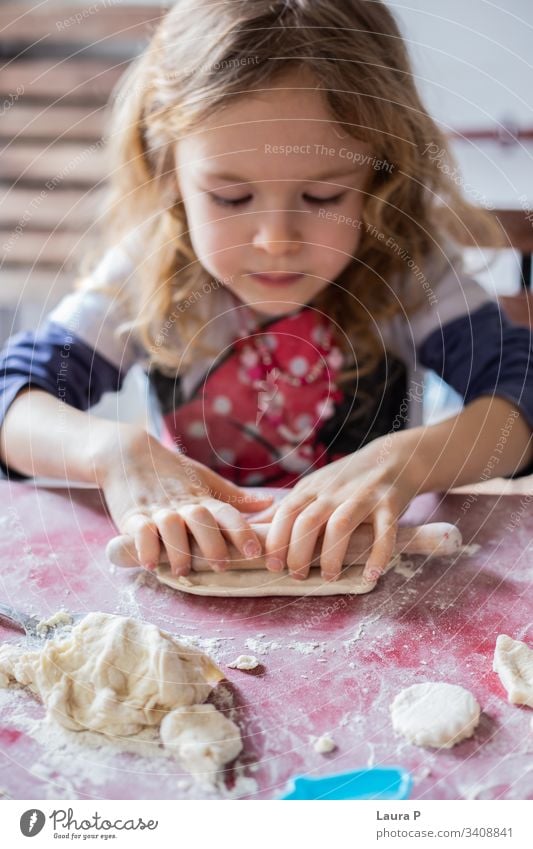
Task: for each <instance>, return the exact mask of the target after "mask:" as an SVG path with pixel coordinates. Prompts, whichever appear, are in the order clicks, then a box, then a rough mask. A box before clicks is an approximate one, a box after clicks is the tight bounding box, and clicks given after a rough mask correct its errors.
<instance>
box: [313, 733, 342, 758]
mask: <svg viewBox="0 0 533 849" xmlns="http://www.w3.org/2000/svg"><path fill="white" fill-rule="evenodd" d="M336 748H337V744H336V742H335V740H334V739H333V737H332V736H331V734H322V736H321V737H316V738H315V739H314V740H313V749H314V750H315V752H318V754H319V755H329V753H330V752H333V751H334V749H336Z"/></svg>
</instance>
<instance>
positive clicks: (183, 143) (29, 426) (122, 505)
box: [1, 0, 533, 582]
mask: <svg viewBox="0 0 533 849" xmlns="http://www.w3.org/2000/svg"><path fill="white" fill-rule="evenodd" d="M112 130H113V131H112V147H111V153H112V156H113V157H114V158H113V169H112V175H111V188H112V190H113V195H112V199H111V203H110V206H109V210H108V217H107V219H106V226H105V228H103V232H104V233H105V235H106V237H107V238H108V240H109V245H108V246H107V247H106V252H105V254H104V255H103V257H102V258H101V260H100V262H99V263H98V264H97V266H96V267H95V268H94V269H93V270H92V271H91V272H90V273H89V274H88V275H86V276H85V277H84V278H83V279H82V280H80V282H79V284H78V287H77V290H76V291H75V292H74V293H73V294H71V295H70V296H68V297H66V298H65V299H64V300H63V301H62V302H61V303H60V304H59V306H58V307H57V308H56V309H55V310H54V311H53V312H52V313H51V314H50V316H49V318H48V320H47V322H46V323H45V324H44V326H43V327H42V328H41V329H40V330H39V331H38V332H37V333H25V334H22V335H19V336H17V337H15V338H13V339H12V340H10V343H9V344H8V346H7V347H6V349H5V350H4V353H3V363H2V367H3V375H4V385H3V409H2V414H3V416H4V418H3V426H2V430H1V455H2V460H3V463H4V471H5V473H6V474H8V475H9V476H10V477H11V478H22V477H24V476H30V475H46V476H50V475H53V476H57V477H66V478H69V479H72V480H78V481H86V482H92V483H95V484H97V485H98V486H99V487H101V489H102V490H103V492H104V495H105V498H106V501H107V504H108V507H109V510H110V512H111V515H112V517H113V519H114V521H115V523H116V525H117V527H118V528H119V529H120V531H121V532H123V533H128V534H131V535H132V536H133V537H134V539H135V542H136V547H137V552H138V557H139V562H140V563H141V564H142V565H144V566H146V567H147V568H149V569H152V568H154V566H155V564H156V563H157V562H158V559H159V555H160V551H161V546H164V547H165V548H166V550H167V553H168V556H169V559H170V562H171V566H172V569H173V571H174V572H175V573H176V574H182V575H184V574H187V572H188V570H189V568H190V550H189V545H190V535H192V537H193V538H195V539H196V541H197V543H198V545H199V546H200V548H201V550H202V551H203V553H204V554H205V556H206V557H208V558H209V560H210V561H211V563H212V565H213V568H214V569H217V570H221V569H224V568H226V567H227V555H228V550H227V543H228V541H231V542H233V543H234V544H235V545H236V546H237V547H238V548H239V549H240V550H241V551H242V553H243V554H244V555H245V556H254V555H255V554H257V553H259V550H260V545H261V544H260V542H259V539H258V537H257V535H256V534H255V532H254V531H253V529H252V528H251V526H250V524H249V522H248V521H247V519H246V514H251V513H253V512H254V511H257V510H264V509H265V508H268V510H267V512H266V513H265V514H264V518H265V519H268V520H269V521H270V529H269V531H268V535H267V538H266V542H265V551H266V555H267V566H268V568H269V569H270V570H273V571H279V570H282V569H284V568H286V567H288V568H289V570H290V572H291V574H292V576H293V578H295V579H305V578H306V576H307V574H308V570H309V561H310V558H311V553H312V551H313V549H314V546H315V544H316V542H317V538H318V537H319V536H320V535H321V534H323V541H322V544H321V569H322V573H323V575H324V576H325V578H326V579H328V580H332V579H335V578H336V577H337V576H338V575H339V573H340V571H341V566H342V562H343V555H344V553H345V551H346V548H347V544H348V539H349V537H350V535H351V533H352V532H353V530H354V529H355V528H356V527H357V526H358V525H359V524H361V523H363V522H367V523H371V524H372V526H373V529H374V544H373V547H372V550H371V552H370V554H369V558H368V562H367V564H366V566H365V576H366V577H367V579H368V580H369V581H372V582H374V581H376V580H377V579H378V577H379V575H380V573H381V572H382V570H383V568H384V567H385V565H386V564H387V562H388V560H389V558H390V556H391V552H392V550H393V546H394V541H395V536H396V531H397V525H398V519H399V517H400V515H401V514H402V512H403V511H404V510H405V508H406V506H407V505H408V504H409V502H410V501H411V499H412V498H413V497H414V496H415V495H417V494H418V493H421V492H426V491H432V490H446V489H448V488H450V487H452V486H456V485H461V484H466V483H473V482H474V481H478V480H480V479H485V478H487V477H491V476H494V475H513V474H516V473H519V472H523V470H524V468H525V467H527V465H528V464H529V462H530V460H531V455H532V450H531V426H532V424H533V373H532V370H531V367H530V362H531V337H530V333H529V332H528V331H527V330H526V329H522V328H519V327H516V326H514V325H512V324H510V323H509V321H507V320H506V318H505V317H504V316H503V315H502V314H501V313H500V311H499V309H498V306H497V304H496V303H495V302H493V301H491V300H490V298H489V296H488V295H487V294H486V293H485V291H484V290H483V289H482V288H481V287H480V286H479V285H478V284H477V283H476V282H475V281H474V280H473V279H471V278H469V277H467V276H465V274H464V273H463V271H462V270H461V262H460V256H459V254H458V252H457V250H456V249H455V248H454V247H453V241H452V239H451V235H450V234H451V232H452V225H454V224H455V226H457V221H459V222H461V221H465V222H467V225H468V226H470V225H471V224H472V222H474V223H476V222H477V223H476V226H477V227H479V226H480V224H482V225H484V226H488V225H487V224H486V220H485V219H487V218H488V215H487V213H482V212H481V211H476V210H474V209H473V208H471V207H470V206H469V205H468V204H467V203H466V202H465V201H464V200H463V199H462V198H461V197H460V195H459V193H458V191H457V189H456V187H455V186H454V184H453V182H452V181H451V180H450V179H449V177H448V176H447V174H449V173H450V171H452V170H453V168H443V162H444V163H445V164H446V163H449V159H448V153H447V150H446V143H445V140H444V138H443V136H442V135H441V133H440V132H439V130H438V128H437V127H436V125H435V123H434V122H433V121H432V120H431V118H430V117H429V115H428V114H427V112H426V111H425V109H424V107H423V105H422V103H421V102H420V99H419V97H418V94H417V91H416V88H415V84H414V80H413V75H412V71H411V69H410V66H409V62H408V58H407V54H406V48H405V45H404V43H403V41H402V39H401V36H400V33H399V30H398V28H397V26H396V24H395V22H394V20H393V18H392V17H391V14H390V12H389V11H388V10H387V8H386V6H385V5H384V4H383V3H380V2H376V0H372V2H368V0H345V2H343V3H338V2H334V0H230V2H227V3H223V4H221V3H216V4H214V3H211V2H209V1H208V0H178V2H177V3H175V5H174V6H173V7H172V9H171V11H170V12H169V13H168V14H167V16H166V18H165V19H164V20H163V22H162V24H161V25H160V27H159V29H158V30H157V32H156V33H155V35H154V37H153V39H152V42H151V44H150V45H149V47H148V49H147V50H146V52H145V53H144V54H143V55H142V56H141V57H140V59H139V60H138V61H137V62H136V63H135V64H134V65H133V66H132V69H131V70H130V71H129V72H128V73H127V75H126V76H125V78H124V81H123V83H122V85H121V88H120V90H119V92H118V96H117V97H116V102H115V111H114V124H113V128H112ZM445 213H446V214H445ZM135 363H140V364H142V365H143V367H144V369H145V371H146V372H147V374H148V377H149V385H150V388H151V401H152V402H153V406H154V407H156V406H157V408H158V411H159V430H158V435H159V438H155V437H154V436H152V435H149V433H147V432H146V431H145V430H143V429H142V428H140V427H137V426H133V425H125V424H121V423H118V422H111V421H107V420H103V419H97V418H96V417H95V416H92V417H90V416H89V414H88V413H87V412H83V411H85V410H87V409H88V408H89V407H90V406H91V405H92V404H94V403H95V402H96V401H97V400H98V399H99V398H100V397H101V395H102V394H103V393H104V392H109V391H113V392H116V391H118V390H119V389H120V387H121V385H122V382H123V379H124V376H125V375H126V373H127V372H128V370H129V369H130V368H131V366H133V365H134V364H135ZM427 369H432V370H434V371H435V372H437V374H439V375H440V376H441V377H442V378H443V379H444V380H445V381H446V382H447V383H448V384H449V385H450V386H452V387H454V388H455V389H456V390H457V391H458V392H460V393H461V395H462V396H463V398H464V401H465V406H464V409H463V410H462V412H461V413H460V414H459V415H457V416H455V417H453V418H451V419H448V420H447V421H444V422H442V423H440V424H436V425H432V426H424V425H423V424H422V418H421V411H422V386H423V380H424V373H425V371H426V370H427ZM250 485H255V486H257V485H263V486H266V485H270V486H282V487H291V489H290V492H289V493H288V494H287V496H286V497H285V498H284V499H282V500H281V502H280V503H279V505H277V506H276V505H273V504H272V503H271V500H270V499H269V498H264V497H261V494H260V493H259V494H257V493H256V494H255V495H254V494H253V493H250V492H247V491H246V490H245V489H243V488H242V487H244V486H250ZM269 505H270V507H269Z"/></svg>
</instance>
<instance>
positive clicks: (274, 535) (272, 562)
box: [265, 496, 314, 572]
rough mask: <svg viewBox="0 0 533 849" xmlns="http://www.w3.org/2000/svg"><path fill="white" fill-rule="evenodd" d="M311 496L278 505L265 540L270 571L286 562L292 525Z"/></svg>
mask: <svg viewBox="0 0 533 849" xmlns="http://www.w3.org/2000/svg"><path fill="white" fill-rule="evenodd" d="M311 500H314V497H313V496H306V497H305V499H304V498H302V497H300V499H299V500H296V499H295V500H294V501H292V502H291V501H287V500H286V499H283V501H282V502H281V503H280V505H279V506H278V509H277V510H276V513H275V515H274V517H273V519H272V522H271V523H270V528H269V530H268V533H267V538H266V541H265V554H266V567H267V569H268V570H269V571H271V572H281V571H283V569H284V568H285V564H286V562H287V551H288V547H289V542H290V539H291V532H292V526H293V524H294V522H295V520H296V518H297V517H298V515H299V514H300V513H301V511H302V510H304V509H305V508H306V507H307V505H308V504H309V503H310V501H311Z"/></svg>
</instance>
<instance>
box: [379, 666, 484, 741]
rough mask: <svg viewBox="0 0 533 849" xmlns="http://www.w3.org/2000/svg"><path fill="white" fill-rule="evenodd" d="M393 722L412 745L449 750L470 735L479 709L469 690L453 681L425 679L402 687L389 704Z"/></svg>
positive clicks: (477, 719)
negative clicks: (405, 687)
mask: <svg viewBox="0 0 533 849" xmlns="http://www.w3.org/2000/svg"><path fill="white" fill-rule="evenodd" d="M390 710H391V718H392V725H393V728H394V730H395V731H396V732H398V733H399V734H402V735H403V736H404V737H405V738H406V739H407V740H408V741H409V742H410V743H414V745H415V746H431V747H434V748H438V749H450V748H451V747H452V746H455V744H456V743H459V742H460V741H461V740H465V739H466V738H467V737H471V736H472V734H473V733H474V730H475V728H476V726H477V724H478V722H479V714H480V708H479V705H478V703H477V701H476V700H475V698H474V696H473V695H472V693H470V692H469V691H468V690H465V689H464V687H458V686H457V685H456V684H446V683H444V682H441V681H426V682H424V683H423V684H414V685H413V686H412V687H407V689H405V690H402V691H401V692H400V693H398V695H397V696H396V698H395V699H394V701H393V702H392V704H391V708H390Z"/></svg>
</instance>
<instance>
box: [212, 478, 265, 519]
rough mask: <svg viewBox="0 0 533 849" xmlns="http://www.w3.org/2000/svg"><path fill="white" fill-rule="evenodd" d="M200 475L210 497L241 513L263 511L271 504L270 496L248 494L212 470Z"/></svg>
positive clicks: (258, 493)
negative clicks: (231, 506) (203, 479)
mask: <svg viewBox="0 0 533 849" xmlns="http://www.w3.org/2000/svg"><path fill="white" fill-rule="evenodd" d="M202 475H203V477H204V478H205V480H206V482H207V483H208V485H209V489H210V495H211V496H212V497H213V498H216V499H217V500H218V501H226V502H227V503H229V504H231V505H233V507H235V508H236V509H237V510H241V511H242V512H243V513H253V512H255V511H259V510H264V509H265V507H269V506H270V505H271V504H272V498H273V496H272V495H269V494H268V493H266V492H265V493H262V492H257V491H256V492H248V491H247V490H246V489H242V488H241V487H240V486H237V485H236V484H234V483H232V482H231V481H228V480H226V479H225V478H223V477H222V476H221V475H218V474H217V473H216V472H214V471H213V470H212V469H208V468H204V469H202Z"/></svg>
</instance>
